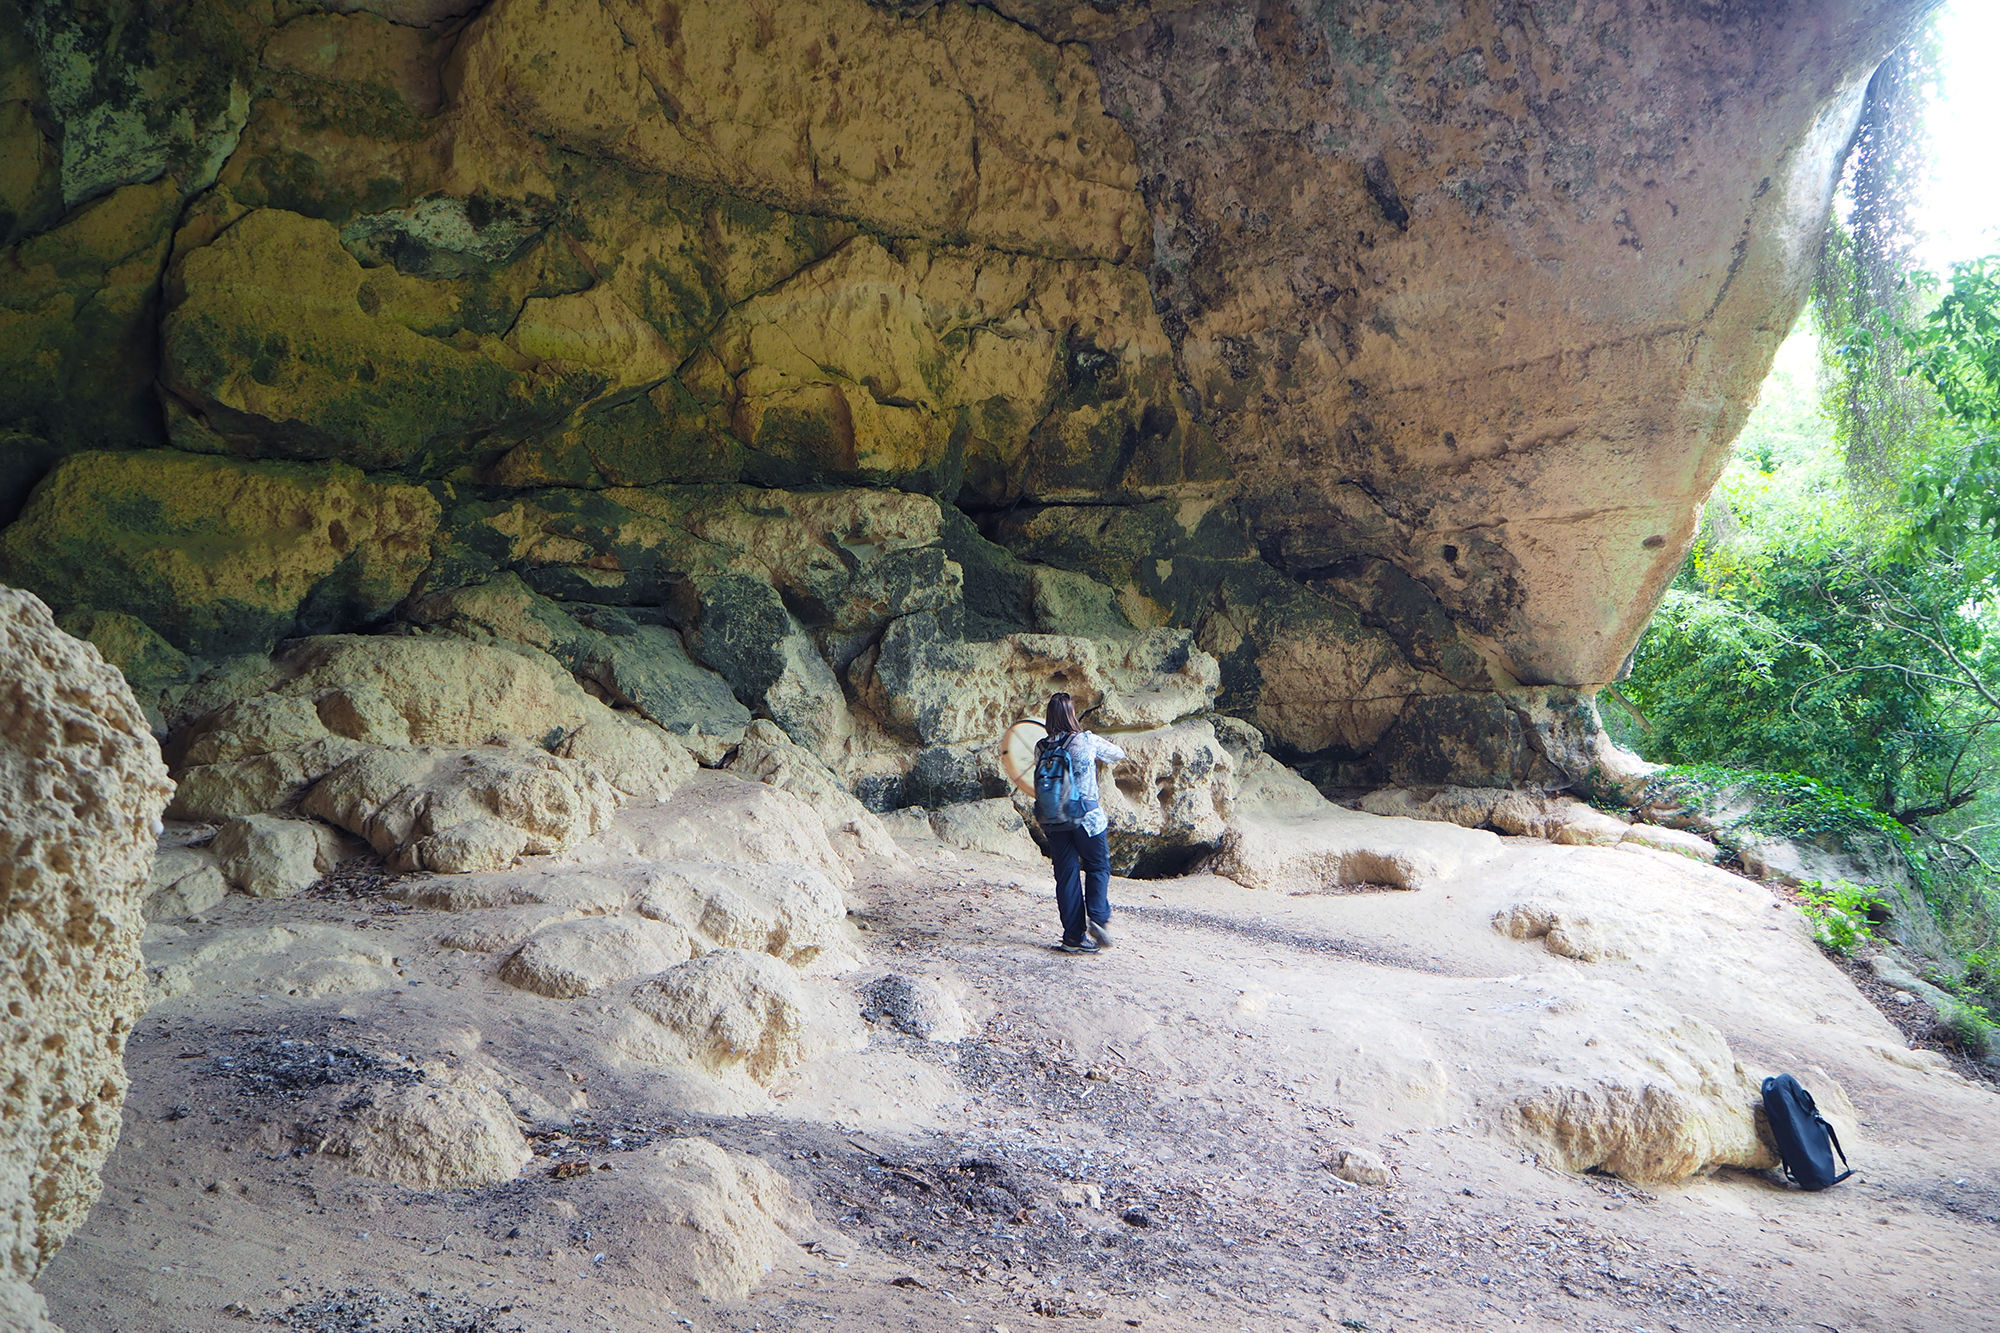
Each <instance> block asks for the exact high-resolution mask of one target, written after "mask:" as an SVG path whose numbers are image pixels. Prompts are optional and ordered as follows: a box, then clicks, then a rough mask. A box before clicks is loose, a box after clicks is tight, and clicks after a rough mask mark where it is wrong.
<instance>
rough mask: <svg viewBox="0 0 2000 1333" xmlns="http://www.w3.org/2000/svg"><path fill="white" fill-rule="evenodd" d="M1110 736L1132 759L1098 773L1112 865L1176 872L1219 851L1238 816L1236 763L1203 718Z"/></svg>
mask: <svg viewBox="0 0 2000 1333" xmlns="http://www.w3.org/2000/svg"><path fill="white" fill-rule="evenodd" d="M1109 739H1111V740H1113V741H1115V742H1116V743H1117V744H1118V745H1119V746H1120V747H1121V748H1123V749H1124V751H1125V754H1126V757H1125V758H1124V759H1121V760H1118V761H1117V762H1116V763H1115V764H1113V765H1111V767H1110V772H1109V773H1108V774H1100V781H1099V792H1100V795H1101V796H1102V799H1103V804H1104V813H1105V816H1106V819H1107V820H1108V822H1109V827H1108V828H1107V829H1106V833H1107V835H1108V836H1107V842H1108V843H1109V845H1110V848H1111V868H1112V870H1113V872H1114V873H1116V874H1120V875H1138V876H1141V877H1156V876H1160V875H1171V874H1176V873H1178V872H1179V871H1182V870H1185V869H1186V868H1187V867H1188V865H1189V864H1190V863H1192V862H1193V861H1194V860H1195V859H1196V858H1197V857H1200V856H1201V855H1203V854H1204V853H1207V852H1210V851H1212V850H1214V848H1215V845H1216V843H1217V842H1219V841H1220V840H1221V838H1222V835H1223V832H1224V830H1225V829H1226V828H1227V827H1228V824H1229V819H1230V816H1231V815H1232V814H1233V813H1234V812H1235V796H1236V783H1235V763H1234V761H1233V760H1231V758H1230V757H1229V752H1228V751H1227V750H1226V749H1225V748H1224V747H1223V746H1222V744H1221V742H1219V741H1218V740H1217V739H1216V737H1215V728H1214V727H1213V726H1211V725H1210V724H1209V723H1208V722H1205V721H1199V720H1197V721H1193V722H1183V723H1181V724H1180V725H1178V726H1173V727H1163V728H1160V729H1158V730H1155V731H1140V732H1121V733H1119V734H1118V735H1116V736H1113V737H1110V738H1109Z"/></svg>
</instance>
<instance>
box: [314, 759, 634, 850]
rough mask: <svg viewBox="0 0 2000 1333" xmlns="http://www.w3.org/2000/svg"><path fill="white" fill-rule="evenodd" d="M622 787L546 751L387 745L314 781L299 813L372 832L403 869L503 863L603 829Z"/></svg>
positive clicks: (378, 846)
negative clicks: (613, 786) (616, 788)
mask: <svg viewBox="0 0 2000 1333" xmlns="http://www.w3.org/2000/svg"><path fill="white" fill-rule="evenodd" d="M617 807H618V797H617V793H616V792H615V791H614V790H613V789H612V787H611V785H610V784H609V783H608V782H606V781H605V780H604V778H603V777H602V776H600V775H599V774H598V773H597V772H596V771H595V770H594V769H592V768H590V767H589V766H588V765H586V764H583V763H581V762H579V761H578V760H575V759H564V758H561V757H560V756H557V755H553V754H549V753H548V752H547V751H544V750H537V749H528V748H524V747H520V746H504V745H493V746H484V747H481V748H479V749H476V750H461V749H442V748H437V747H432V746H384V747H381V748H377V749H371V750H369V751H367V752H366V753H364V754H361V755H358V756H356V757H355V758H353V759H350V760H348V761H347V762H346V763H344V764H342V765H341V766H340V767H338V768H336V769H334V770H333V771H332V772H331V773H329V774H327V775H326V776H325V777H324V778H321V779H320V780H319V781H318V782H317V783H315V784H314V786H313V788H312V790H311V791H309V792H307V793H306V795H305V798H304V799H303V800H301V801H300V802H299V811H300V813H302V814H308V815H312V816H313V817H314V818H317V819H323V820H325V821H326V822H327V823H329V824H332V825H334V826H335V827H337V828H344V829H346V830H347V831H348V832H349V833H353V834H356V835H358V836H359V837H362V838H365V839H366V840H367V841H368V844H369V845H370V846H371V847H373V848H374V849H375V850H376V851H377V852H379V853H381V854H382V855H383V856H384V857H387V858H388V860H389V864H390V866H391V867H392V868H393V869H397V870H435V871H442V872H445V873H453V872H460V871H471V870H500V869H504V868H505V867H507V866H510V865H512V864H513V863H514V861H515V860H516V859H517V858H519V857H521V856H535V855H547V854H549V853H551V852H559V851H563V850H564V849H566V848H568V847H571V846H573V845H575V844H576V843H578V842H581V841H582V840H583V839H585V838H587V837H589V836H590V835H591V834H593V833H596V832H597V831H598V830H599V829H602V828H603V827H604V826H605V825H606V824H608V823H609V822H610V820H611V815H612V812H613V811H614V810H616V809H617Z"/></svg>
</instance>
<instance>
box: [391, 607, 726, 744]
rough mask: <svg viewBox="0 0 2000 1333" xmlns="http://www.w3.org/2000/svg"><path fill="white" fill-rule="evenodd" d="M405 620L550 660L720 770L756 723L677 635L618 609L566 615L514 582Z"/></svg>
mask: <svg viewBox="0 0 2000 1333" xmlns="http://www.w3.org/2000/svg"><path fill="white" fill-rule="evenodd" d="M402 614H403V617H404V618H405V619H406V620H409V621H411V622H412V623H415V624H420V625H431V626H437V627H440V628H444V629H448V630H450V631H452V632H453V633H455V634H461V635H464V636H466V637H468V638H474V639H478V638H490V639H498V640H502V641H506V642H511V643H518V644H523V645H525V646H527V647H530V648H535V649H538V650H540V651H541V652H545V653H547V654H548V655H549V656H551V657H552V658H554V659H555V660H556V661H558V662H560V663H562V664H563V665H564V666H565V667H567V668H568V669H569V670H570V672H571V674H573V675H575V676H576V677H577V678H578V680H580V681H583V682H587V683H588V684H589V685H591V686H594V687H595V688H596V689H597V690H598V691H599V692H600V693H601V694H602V695H603V697H605V698H607V699H609V700H611V701H614V702H616V703H618V704H621V705H624V706H626V707H629V708H632V709H634V710H636V711H637V712H638V713H640V714H641V715H642V716H644V717H646V718H647V719H648V720H650V721H652V722H655V723H657V724H658V725H659V726H661V727H663V728H665V729H666V730H667V731H668V732H669V733H670V734H672V735H673V736H674V737H675V738H676V739H677V740H679V741H680V742H681V743H682V744H683V745H685V746H686V747H687V748H688V749H689V750H690V751H691V752H693V753H694V754H696V755H697V756H698V757H699V758H700V759H701V760H702V762H704V763H706V764H709V765H710V766H713V765H715V764H719V763H721V762H722V758H723V756H724V755H725V754H726V753H727V752H728V749H729V747H731V746H733V745H735V744H736V742H737V741H739V740H741V739H742V737H743V728H744V727H745V726H747V725H749V722H750V710H749V709H748V708H745V707H744V706H743V704H742V703H740V702H738V700H737V698H736V696H735V695H734V694H733V693H732V692H731V691H730V688H729V682H728V681H726V680H724V679H723V678H722V677H721V676H719V675H717V674H716V673H715V672H713V671H710V670H708V669H706V668H704V667H701V666H699V665H697V664H696V663H695V662H694V661H692V660H691V659H690V658H689V657H688V655H687V649H686V648H685V647H684V646H683V645H682V643H681V638H680V635H679V634H678V633H676V632H675V631H674V630H673V629H672V628H671V627H669V626H666V625H661V624H649V623H645V622H643V621H641V620H639V619H637V618H636V617H635V616H634V615H633V614H631V613H630V612H627V611H623V610H620V609H617V608H614V607H603V606H591V605H588V604H576V605H571V606H565V605H563V604H562V603H560V602H557V601H556V600H554V599H553V598H550V597H545V596H543V595H542V594H540V593H538V592H536V591H535V590H534V589H532V588H530V587H529V586H528V585H527V584H526V583H523V582H522V581H521V578H520V576H519V575H517V574H512V573H508V574H502V575H500V576H499V577H497V578H494V579H492V580H490V581H488V582H486V583H482V584H477V585H474V586H471V587H465V588H458V589H454V590H452V591H450V592H445V593H432V594H429V595H427V596H424V597H420V598H418V599H416V600H415V601H414V602H413V603H412V604H411V605H409V606H407V607H405V608H404V609H403V612H402Z"/></svg>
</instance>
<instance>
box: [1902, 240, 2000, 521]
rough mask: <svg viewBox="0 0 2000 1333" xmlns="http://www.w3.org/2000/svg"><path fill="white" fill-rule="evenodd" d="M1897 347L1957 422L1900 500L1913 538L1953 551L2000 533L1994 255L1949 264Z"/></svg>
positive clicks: (1998, 312)
mask: <svg viewBox="0 0 2000 1333" xmlns="http://www.w3.org/2000/svg"><path fill="white" fill-rule="evenodd" d="M1930 285H1931V286H1935V282H1932V283H1931V284H1930ZM1903 346H1904V348H1905V349H1906V351H1907V352H1908V354H1909V358H1910V362H1909V365H1910V371H1911V372H1912V373H1913V374H1915V375H1918V376H1921V377H1922V379H1923V380H1924V381H1925V382H1927V383H1928V384H1929V385H1930V387H1931V388H1932V389H1933V390H1934V391H1935V392H1936V394H1937V399H1938V402H1939V404H1940V405H1941V406H1942V408H1943V410H1944V412H1945V413H1946V414H1947V415H1948V416H1949V417H1950V419H1951V420H1952V422H1953V423H1954V424H1955V425H1956V426H1957V427H1958V433H1957V434H1956V435H1955V436H1953V437H1952V438H1950V439H1948V440H1947V441H1946V442H1945V443H1944V444H1943V445H1942V446H1941V447H1938V448H1934V449H1933V450H1931V451H1930V452H1929V454H1928V455H1926V456H1925V457H1923V458H1922V459H1921V460H1919V462H1918V463H1917V465H1916V466H1915V467H1914V468H1913V469H1912V471H1911V474H1910V476H1909V477H1908V479H1907V481H1906V482H1905V484H1904V495H1905V503H1906V505H1907V506H1908V507H1909V508H1910V509H1911V510H1912V511H1913V512H1914V513H1916V514H1917V515H1919V520H1918V522H1917V523H1916V524H1915V525H1914V535H1915V537H1916V538H1917V539H1918V540H1919V541H1921V542H1923V543H1926V544H1928V545H1931V546H1933V547H1942V548H1944V549H1946V550H1950V551H1956V550H1957V549H1958V548H1959V547H1961V546H1962V545H1963V543H1964V542H1965V541H1966V539H1967V538H1968V537H1970V536H1976V535H1980V534H1985V535H1992V534H1996V533H2000V256H1992V257H1989V258H1986V259H1979V260H1974V261H1972V262H1970V263H1965V264H1954V265H1952V271H1951V289H1950V291H1949V292H1947V293H1945V294H1944V295H1943V297H1942V299H1940V300H1939V301H1938V303H1937V306H1936V308H1934V309H1933V310H1932V311H1931V313H1930V315H1929V317H1928V318H1927V319H1926V320H1924V322H1923V323H1922V324H1920V325H1918V326H1917V327H1915V328H1908V329H1905V330H1904V331H1903Z"/></svg>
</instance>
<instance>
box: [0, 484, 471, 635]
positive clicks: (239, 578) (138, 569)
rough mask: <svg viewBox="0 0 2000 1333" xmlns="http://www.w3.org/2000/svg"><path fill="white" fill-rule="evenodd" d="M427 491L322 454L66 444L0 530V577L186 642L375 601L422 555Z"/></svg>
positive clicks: (346, 619) (433, 513)
mask: <svg viewBox="0 0 2000 1333" xmlns="http://www.w3.org/2000/svg"><path fill="white" fill-rule="evenodd" d="M437 520H438V506H437V501H436V500H435V499H434V498H433V497H432V496H431V494H430V493H429V492H428V491H426V490H424V489H423V488H422V487H418V486H410V485H402V484H396V483H388V482H377V481H371V480H369V479H368V478H366V477H365V476H363V475H362V474H361V473H360V472H359V471H357V470H356V469H354V468H351V467H347V466H344V465H341V464H336V463H327V464H319V465H312V466H308V465H302V464H292V463H244V462H237V461H234V460H227V459H219V458H207V457H200V456H196V455H190V454H183V453H179V452H176V451H173V450H144V451H134V452H129V453H101V452H100V453H81V454H76V455H73V456H71V457H69V458H67V459H65V460H63V461H62V462H61V463H60V464H58V465H57V467H56V468H55V470H54V471H53V472H51V473H50V474H49V476H48V478H47V479H46V480H45V481H44V482H43V483H42V484H41V486H40V487H39V488H38V489H37V490H36V491H35V494H34V497H33V499H31V500H30V501H29V503H28V506H27V508H26V509H25V510H23V511H22V514H21V517H20V518H19V519H18V520H17V521H16V522H15V523H14V524H13V525H11V526H10V527H8V528H7V529H6V531H5V532H4V533H3V534H0V580H4V581H5V582H8V583H12V584H15V585H17V586H20V587H23V588H27V589H28V590H30V591H32V592H34V593H36V594H37V595H38V596H40V597H42V598H43V599H44V600H45V601H47V602H49V604H50V605H51V606H53V607H55V608H56V609H57V610H58V611H59V612H61V611H68V610H70V609H72V608H75V607H79V606H84V605H88V606H91V607H94V608H96V609H97V610H98V611H109V612H122V613H124V614H126V615H130V616H135V617H137V618H138V619H139V620H142V621H144V622H145V623H146V624H147V625H149V626H151V627H152V628H153V629H154V630H156V631H158V632H159V634H160V635H161V636H162V637H163V638H164V639H165V640H166V641H167V642H168V643H169V644H171V645H173V647H175V648H176V649H179V650H180V651H182V652H185V653H191V654H194V655H195V656H198V657H220V656H226V655H230V654H236V653H245V652H259V651H265V652H267V651H269V650H270V648H271V647H272V645H274V644H275V643H276V642H277V641H278V640H279V639H281V638H285V637H288V636H291V635H294V634H298V633H331V632H335V631H339V630H345V629H353V628H359V627H362V626H365V625H368V624H371V623H373V622H375V621H378V620H380V619H381V618H382V617H384V616H386V615H387V614H388V613H389V611H390V610H391V609H393V608H394V607H395V605H396V604H397V603H398V602H399V601H401V600H402V599H403V597H404V596H405V595H406V594H407V593H408V592H409V590H410V588H411V586H412V584H413V583H414V582H415V580H416V578H417V577H418V575H419V574H421V573H422V572H423V569H424V567H425V566H426V565H427V564H428V563H429V561H430V557H431V537H432V534H433V533H434V532H435V530H436V528H437Z"/></svg>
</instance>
